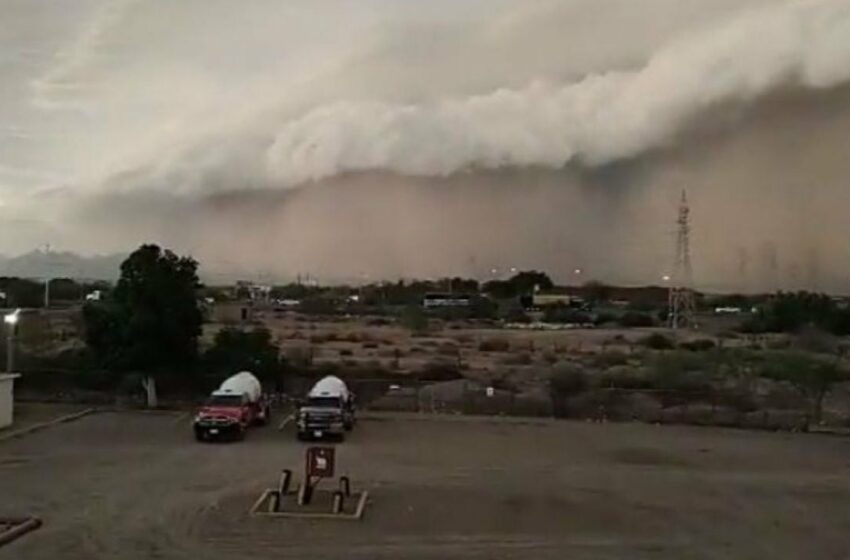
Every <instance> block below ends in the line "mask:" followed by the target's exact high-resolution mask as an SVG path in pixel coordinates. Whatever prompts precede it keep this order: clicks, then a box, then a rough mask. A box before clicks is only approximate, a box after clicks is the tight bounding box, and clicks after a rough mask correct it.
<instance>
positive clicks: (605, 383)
mask: <svg viewBox="0 0 850 560" xmlns="http://www.w3.org/2000/svg"><path fill="white" fill-rule="evenodd" d="M596 382H597V385H598V386H599V387H604V388H608V389H649V388H651V387H652V381H651V380H650V379H648V378H647V377H646V375H645V374H643V373H642V372H641V371H639V370H635V369H633V368H630V367H628V366H614V367H612V368H610V369H607V370H605V371H603V372H602V373H600V374H599V375H598V376H597V377H596Z"/></svg>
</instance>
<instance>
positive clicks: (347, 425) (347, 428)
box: [343, 421, 354, 432]
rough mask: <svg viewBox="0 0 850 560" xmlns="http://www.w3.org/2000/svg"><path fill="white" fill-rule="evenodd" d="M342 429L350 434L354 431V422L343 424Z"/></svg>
mask: <svg viewBox="0 0 850 560" xmlns="http://www.w3.org/2000/svg"><path fill="white" fill-rule="evenodd" d="M343 427H344V428H345V431H346V432H350V431H351V430H353V429H354V422H350V421H349V422H346V423H345V424H343Z"/></svg>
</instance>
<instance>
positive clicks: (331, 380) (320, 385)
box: [307, 375, 348, 400]
mask: <svg viewBox="0 0 850 560" xmlns="http://www.w3.org/2000/svg"><path fill="white" fill-rule="evenodd" d="M307 396H308V397H342V398H343V400H348V387H346V385H345V382H344V381H343V380H342V379H340V378H339V377H336V376H334V375H329V376H327V377H323V378H322V379H320V380H319V381H317V382H316V384H315V385H313V388H312V389H310V392H309V393H308V395H307Z"/></svg>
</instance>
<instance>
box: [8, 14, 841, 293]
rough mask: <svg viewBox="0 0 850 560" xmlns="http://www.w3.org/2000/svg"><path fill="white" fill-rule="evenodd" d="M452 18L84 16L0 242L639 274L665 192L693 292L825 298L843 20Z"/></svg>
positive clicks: (658, 251)
mask: <svg viewBox="0 0 850 560" xmlns="http://www.w3.org/2000/svg"><path fill="white" fill-rule="evenodd" d="M455 4H456V3H453V2H448V1H446V2H434V3H429V4H428V6H427V7H426V6H425V4H424V3H423V4H422V6H420V7H417V8H412V7H410V6H407V7H403V6H401V5H400V4H399V3H396V2H390V1H384V0H369V2H367V3H366V4H365V5H366V6H368V7H369V9H363V8H362V6H363V4H361V5H359V7H358V9H352V8H351V7H350V6H348V7H346V6H347V5H346V4H345V3H336V2H316V3H311V4H310V5H309V6H308V7H304V6H299V5H295V4H293V5H283V4H280V3H275V2H268V3H262V2H258V3H257V4H252V5H251V6H250V7H244V8H240V9H235V8H234V7H233V6H234V5H233V4H231V3H229V2H217V1H210V2H194V1H187V2H183V3H174V4H169V5H168V6H165V7H163V6H161V5H160V6H158V7H156V9H154V7H152V6H151V5H149V4H146V3H136V2H120V3H102V2H94V1H93V2H91V3H88V4H87V9H86V12H85V14H83V15H80V17H79V22H78V25H76V26H75V31H74V32H69V33H67V36H69V37H70V39H69V40H68V41H67V43H66V44H65V46H64V50H63V49H59V50H58V51H57V52H58V53H59V54H56V53H54V55H53V56H51V57H49V58H48V59H47V60H46V61H45V62H43V64H42V65H41V66H39V68H40V70H39V72H36V75H35V76H29V77H28V78H27V79H28V80H29V81H28V82H27V83H28V84H30V89H29V90H28V91H29V93H30V94H31V95H32V96H33V97H32V99H31V100H30V101H31V103H30V104H29V107H30V108H29V109H28V111H30V112H29V113H28V112H27V110H21V111H18V113H16V120H15V121H9V122H10V123H11V124H12V125H13V126H9V127H8V130H9V131H11V132H10V133H9V134H8V135H7V137H5V138H4V137H3V136H2V132H0V143H4V142H5V143H8V145H9V146H10V147H11V148H12V149H11V150H6V151H5V152H4V153H5V154H6V156H0V158H2V157H11V156H14V155H15V154H19V157H18V158H17V160H9V161H6V162H4V161H0V165H2V166H3V169H6V170H10V172H9V173H7V174H6V176H3V177H0V181H4V182H5V190H4V184H1V183H0V198H2V199H3V202H5V206H0V214H3V215H4V216H6V217H10V216H12V215H14V216H24V217H26V219H28V220H31V222H30V223H33V224H37V223H42V224H43V225H44V227H43V228H39V227H37V226H30V227H27V228H25V230H15V231H14V233H13V234H12V235H9V233H10V230H8V229H7V230H4V231H3V232H2V233H4V243H5V246H6V247H7V249H8V248H16V249H22V248H25V247H27V246H31V244H34V243H35V242H36V241H38V242H45V241H52V242H53V244H54V245H55V244H56V241H55V239H56V238H57V237H58V238H61V239H62V240H63V241H64V243H66V246H67V247H69V248H75V249H81V250H84V251H89V252H95V251H109V250H123V249H126V248H128V247H130V246H132V245H134V244H136V243H140V242H142V241H147V240H154V241H159V242H162V243H167V244H171V245H174V246H176V247H178V248H181V249H183V250H186V251H191V252H193V253H194V254H196V255H198V256H199V257H201V258H202V259H203V260H204V261H205V262H206V263H207V265H208V269H210V270H218V271H231V272H232V271H237V272H239V273H245V274H254V275H256V274H259V273H260V272H267V273H275V274H278V275H290V276H294V275H295V274H297V273H299V272H301V273H304V272H310V273H313V274H317V275H320V276H325V277H337V278H340V277H356V276H359V275H361V274H369V275H371V276H384V275H386V276H399V275H403V276H413V275H440V274H446V273H467V274H470V273H475V274H486V273H487V272H486V271H488V270H490V268H492V267H500V268H504V267H510V266H535V267H543V268H549V269H552V270H554V271H555V272H557V273H558V274H560V275H561V276H562V277H566V276H568V275H569V274H570V271H572V269H573V268H574V267H575V266H581V267H582V268H585V269H586V270H587V274H588V275H592V276H594V277H598V278H602V279H606V280H611V281H622V282H651V281H655V280H657V278H658V277H659V276H660V274H661V273H663V272H664V271H665V270H666V269H667V268H669V260H670V246H671V244H672V239H671V229H672V226H671V221H672V217H673V216H674V212H675V204H676V200H677V198H678V192H679V191H680V190H681V188H682V187H687V188H688V190H689V192H690V193H691V198H692V200H693V206H694V221H695V224H694V226H695V228H694V244H695V260H696V264H695V267H696V269H697V272H698V279H699V280H700V282H701V283H702V284H703V285H705V286H707V287H720V288H728V289H732V288H747V289H754V288H758V287H772V286H773V285H774V284H776V285H783V286H793V285H802V284H804V283H806V282H808V283H809V285H815V284H820V285H822V286H824V287H827V286H828V287H830V288H832V289H843V280H842V278H843V277H844V276H846V272H848V270H847V265H846V262H847V257H848V255H846V254H845V253H846V250H845V248H844V245H843V244H842V243H840V242H839V241H838V239H840V238H841V237H842V233H841V231H842V229H841V228H842V227H843V225H842V224H843V221H842V220H843V218H842V216H843V215H844V213H846V212H847V211H850V204H848V203H847V199H846V195H845V194H844V193H845V190H844V187H843V186H842V181H843V177H846V176H847V172H848V169H847V164H846V162H847V161H850V160H848V158H847V156H848V155H849V154H847V153H846V149H845V148H843V146H844V145H845V144H846V142H845V141H844V139H846V137H847V134H848V132H850V120H848V119H850V110H848V94H847V89H846V87H842V84H844V83H845V82H847V81H848V79H850V40H848V37H850V7H849V6H848V5H847V3H846V2H844V1H838V0H809V1H782V2H775V1H771V0H717V1H713V2H711V3H706V2H704V1H697V0H682V1H673V0H646V1H645V2H641V3H635V2H632V1H630V0H607V2H606V3H605V9H604V10H600V9H599V2H598V1H596V0H592V1H591V0H564V1H555V0H546V1H541V2H533V3H532V2H525V1H522V2H516V1H511V0H498V1H496V0H493V1H492V2H490V1H488V2H477V1H476V2H469V3H464V4H463V6H461V7H457V6H455ZM20 6H21V8H20V9H21V10H22V11H21V13H23V14H25V15H26V14H29V13H30V12H29V8H28V7H27V5H26V4H25V3H22V4H20ZM24 19H26V18H24ZM201 29H203V30H204V32H203V33H200V32H199V30H201ZM153 35H155V36H156V40H152V36H153ZM2 41H3V38H2V37H0V43H2ZM21 49H22V51H24V50H27V49H28V47H27V46H26V45H23V46H21ZM27 52H29V51H28V50H27ZM15 69H16V71H17V72H23V70H21V68H20V67H16V68H15ZM2 71H3V67H2V65H1V64H0V72H2ZM21 75H24V74H21ZM60 85H61V86H62V87H59V86H60ZM65 86H67V87H65ZM0 95H2V92H0ZM80 107H85V111H81V110H80ZM2 111H3V109H0V116H2ZM22 135H25V136H27V139H28V140H27V141H28V144H22V143H21V142H19V140H16V139H15V138H19V137H21V136H22ZM69 135H70V137H69ZM13 136H14V137H15V138H13ZM39 139H40V141H39ZM34 140H35V141H34ZM10 154H11V155H10ZM37 163H40V164H42V165H41V167H40V168H39V166H38V165H36V164H37ZM16 169H18V170H27V176H24V175H23V174H20V175H19V177H17V181H18V182H17V185H13V182H14V180H15V177H14V170H16ZM59 174H61V175H62V176H64V177H66V180H65V181H62V182H61V188H45V187H53V186H54V185H45V184H40V185H37V186H35V185H33V182H34V181H35V180H38V179H39V178H40V177H44V178H45V179H46V180H52V179H54V178H55V177H56V176H57V175H59ZM801 208H802V209H804V210H805V211H804V212H801V211H800V209H801ZM812 216H817V219H813V218H812ZM732 224H734V227H733V226H732ZM47 237H52V238H53V239H46V238H47ZM766 255H767V256H766ZM771 255H772V256H771ZM795 267H796V268H795ZM792 269H795V270H796V272H793V270H792ZM807 271H808V272H807ZM777 278H778V279H777Z"/></svg>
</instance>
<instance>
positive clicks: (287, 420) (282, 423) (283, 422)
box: [277, 414, 295, 430]
mask: <svg viewBox="0 0 850 560" xmlns="http://www.w3.org/2000/svg"><path fill="white" fill-rule="evenodd" d="M294 419H295V415H294V414H290V415H289V416H287V417H286V418H284V419H283V420H281V421H280V424H278V426H277V429H278V430H282V429H284V428H285V427H286V426H287V425H288V424H289V423H290V422H292V420H294Z"/></svg>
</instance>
